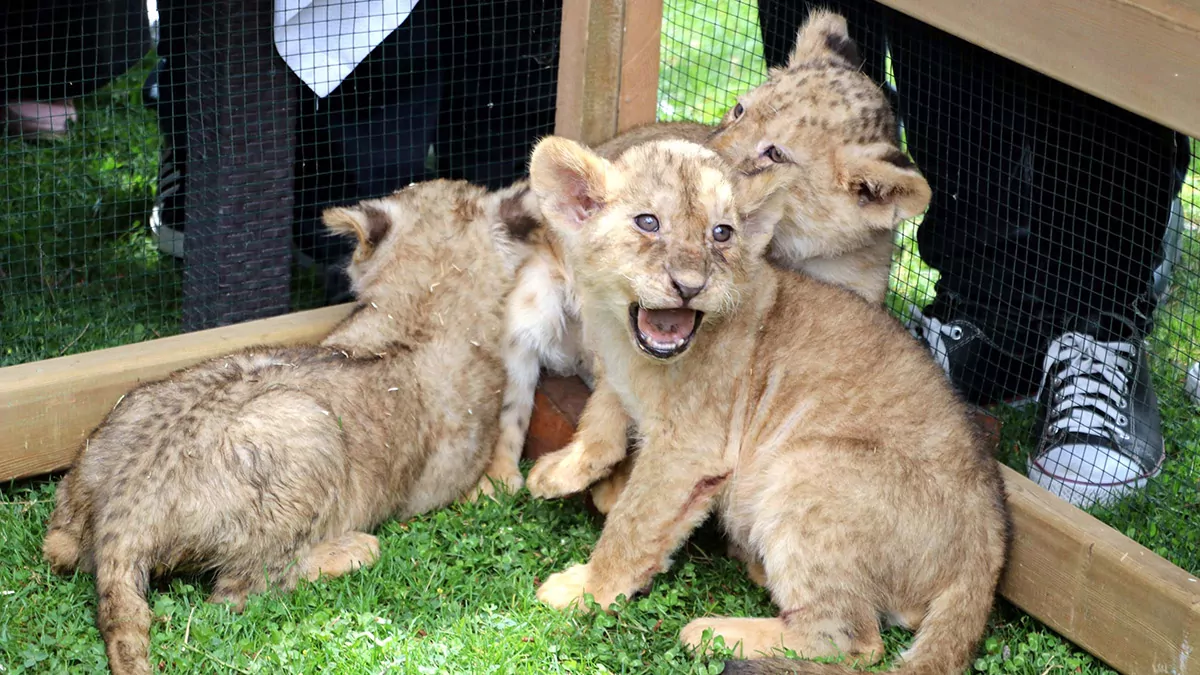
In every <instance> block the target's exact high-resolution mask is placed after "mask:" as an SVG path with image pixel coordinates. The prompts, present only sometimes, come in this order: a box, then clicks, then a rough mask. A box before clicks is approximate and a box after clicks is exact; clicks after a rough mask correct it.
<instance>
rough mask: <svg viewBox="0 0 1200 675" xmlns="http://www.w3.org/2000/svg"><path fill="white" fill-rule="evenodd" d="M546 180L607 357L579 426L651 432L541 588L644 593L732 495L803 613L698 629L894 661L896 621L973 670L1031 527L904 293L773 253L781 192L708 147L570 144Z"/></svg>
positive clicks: (574, 598)
mask: <svg viewBox="0 0 1200 675" xmlns="http://www.w3.org/2000/svg"><path fill="white" fill-rule="evenodd" d="M530 174H531V180H532V185H533V190H534V191H535V193H536V194H537V196H538V198H539V199H540V201H541V204H542V209H543V212H544V214H545V216H546V218H547V220H548V221H549V222H550V223H551V226H552V227H554V228H555V229H556V230H557V232H558V233H559V234H560V235H561V237H562V240H563V245H564V249H565V250H566V256H567V260H568V263H569V265H570V267H571V269H572V272H573V274H574V276H575V279H576V282H577V285H578V288H579V293H580V300H581V304H582V316H583V324H584V335H585V340H586V342H587V344H588V346H589V347H590V348H592V349H594V350H595V353H596V355H597V360H598V366H599V368H598V378H597V383H596V388H595V391H594V393H593V394H592V397H591V398H590V399H589V400H588V403H587V407H586V408H585V411H584V415H583V418H582V420H581V423H580V428H579V430H578V433H577V435H576V440H577V441H578V442H580V443H581V444H582V446H583V448H582V452H583V454H584V455H586V460H585V461H587V462H595V464H596V465H601V466H602V465H604V464H605V463H609V464H611V463H612V462H614V461H617V460H619V459H620V458H621V457H623V456H624V454H625V441H626V431H627V428H628V426H629V423H630V421H632V422H633V423H634V424H635V426H636V429H637V433H638V435H639V440H640V443H641V449H640V451H639V456H638V460H637V462H636V463H635V464H634V467H633V473H632V475H631V477H630V480H629V483H628V485H627V487H626V488H625V491H624V492H623V493H622V494H621V496H620V498H619V499H618V500H617V502H616V504H615V506H614V507H613V510H612V512H611V513H610V514H609V516H608V520H607V522H606V523H605V526H604V531H603V533H602V534H601V536H600V540H599V542H598V543H597V544H596V548H595V550H594V552H593V554H592V557H591V560H590V561H589V562H588V563H587V564H584V565H576V566H574V567H571V568H570V569H568V570H566V571H565V572H561V573H558V574H555V575H553V576H551V577H550V578H549V579H548V580H547V581H546V582H545V583H544V584H543V585H542V586H541V588H539V589H538V598H539V599H540V600H542V601H543V602H545V603H547V604H549V605H552V606H554V607H567V606H572V605H576V604H578V603H579V599H580V598H581V597H582V596H583V595H584V594H585V593H590V594H592V595H593V596H594V597H595V599H596V601H597V602H599V603H600V604H601V605H602V606H605V607H607V606H608V604H609V603H611V602H613V601H614V600H615V599H616V598H617V596H619V595H622V594H624V595H626V596H629V595H632V594H633V593H634V592H636V591H638V590H639V589H641V588H643V587H645V586H646V585H648V584H649V583H650V581H651V579H652V578H653V577H654V575H655V574H657V573H659V572H661V571H663V570H665V569H666V568H667V567H668V565H669V564H670V556H671V554H672V553H673V552H674V551H675V550H676V549H677V548H678V547H679V546H680V544H681V543H682V542H683V541H684V540H685V539H686V538H687V537H688V535H689V533H690V532H691V531H692V529H693V528H694V527H695V526H696V525H697V524H698V523H699V522H700V521H702V520H703V519H704V518H705V516H706V515H708V513H709V512H710V511H714V510H715V511H716V512H717V513H718V514H719V515H720V517H721V520H722V522H723V525H724V528H725V530H726V532H727V534H728V536H729V537H730V539H731V540H732V542H733V543H734V545H735V547H736V548H737V549H739V550H740V551H741V554H742V555H743V556H744V557H745V558H747V559H748V560H749V561H751V562H753V563H755V564H756V566H757V567H758V568H759V569H760V570H761V572H762V576H763V581H764V583H765V585H766V587H767V588H768V589H769V590H770V592H771V596H772V598H773V600H774V601H775V603H776V604H777V605H778V606H779V608H780V610H781V611H780V614H779V615H778V616H777V617H775V618H752V619H751V618H745V619H732V618H710V619H699V620H696V621H693V622H692V623H690V624H689V625H688V626H687V627H686V628H685V629H684V631H683V634H682V639H683V640H684V641H685V642H686V643H688V644H689V645H693V646H696V645H699V644H700V641H701V636H702V634H703V632H704V630H705V629H706V628H712V629H713V631H714V632H715V633H716V634H717V635H721V636H722V637H723V638H724V640H725V643H726V644H728V645H731V646H732V645H734V644H735V643H739V642H740V643H741V646H742V649H743V650H744V653H745V654H746V655H748V656H751V657H753V656H761V655H763V654H765V653H769V652H770V651H771V650H772V649H773V648H779V647H788V648H791V649H794V650H795V651H797V652H798V653H800V654H802V655H804V656H806V657H810V658H811V657H825V656H833V655H836V654H839V653H841V654H848V655H851V656H853V657H855V658H857V659H859V660H860V661H864V662H874V661H875V660H877V659H878V658H880V657H881V656H882V654H883V641H882V639H881V638H880V623H881V619H882V620H883V621H884V622H887V623H893V624H899V625H903V626H906V627H908V628H911V629H914V630H916V631H917V634H916V640H915V641H914V643H913V646H912V648H911V649H910V650H909V651H908V652H906V654H905V655H904V660H905V662H906V664H907V668H909V669H913V670H919V671H920V672H931V673H933V672H937V673H950V672H955V671H957V672H961V669H962V668H963V667H965V666H966V665H967V664H968V663H969V661H970V659H971V657H972V654H973V649H974V645H975V643H976V641H977V640H978V638H979V637H980V635H981V634H982V632H983V630H984V627H985V623H986V620H987V616H988V613H989V611H990V609H991V606H992V599H993V594H994V590H995V586H996V583H997V579H998V578H999V574H1000V571H1001V568H1002V566H1003V564H1004V559H1005V552H1006V544H1007V528H1008V525H1007V516H1006V511H1005V505H1004V494H1003V487H1002V484H1001V481H1000V477H999V472H998V470H997V467H996V464H995V462H994V461H993V460H992V459H991V458H990V457H989V456H988V454H987V453H986V452H985V450H984V448H983V446H982V444H980V443H979V442H978V441H977V439H976V437H975V433H974V431H973V428H972V426H971V423H970V421H969V419H968V417H967V412H966V409H965V407H964V406H963V405H962V404H961V403H960V402H959V400H958V399H957V398H956V397H955V395H954V394H953V392H952V391H951V389H950V387H949V386H948V385H947V384H946V382H945V378H944V377H941V374H940V372H939V371H938V370H937V366H936V365H935V364H934V363H933V362H932V361H931V360H930V359H929V358H928V355H927V354H925V353H923V352H922V350H921V348H920V347H919V346H918V345H917V344H916V343H915V342H913V341H912V339H911V338H910V337H909V336H908V335H907V334H906V333H905V332H904V330H903V329H902V328H901V327H900V326H899V325H898V324H897V323H896V322H895V321H894V320H892V319H891V318H890V317H889V316H888V315H887V314H886V313H885V312H884V310H883V309H881V308H877V307H872V306H869V305H867V304H866V303H857V302H845V299H844V292H843V291H839V290H837V289H834V288H831V287H829V286H826V285H824V284H822V283H820V282H817V281H813V280H811V279H808V278H805V277H803V276H801V275H799V274H796V273H793V272H788V271H784V270H779V269H776V268H774V267H772V266H770V265H768V264H767V263H766V262H765V260H764V251H765V250H766V248H767V245H768V243H769V242H770V240H771V236H772V231H771V230H772V225H771V224H772V223H774V222H776V221H777V215H778V214H777V213H774V211H775V210H777V209H778V208H780V199H779V196H778V193H777V192H773V193H764V192H762V191H761V190H763V189H764V188H762V187H761V186H762V185H763V184H762V183H761V182H757V183H756V182H754V181H749V182H744V181H740V180H739V182H738V184H737V185H734V184H733V183H732V181H733V180H735V177H734V173H733V172H732V171H731V170H730V169H729V167H728V166H727V165H726V164H725V163H724V162H723V161H722V160H720V159H719V158H718V157H717V156H716V155H715V154H714V153H713V152H711V151H709V150H707V149H704V148H702V147H701V146H698V145H694V144H691V143H687V142H684V141H660V142H654V143H649V144H646V145H642V146H638V147H635V148H632V149H630V150H628V151H627V152H626V153H624V154H623V155H622V156H621V157H620V158H619V159H618V160H617V161H616V162H615V163H610V162H608V161H606V160H604V159H602V158H600V157H598V156H597V155H595V154H594V153H592V152H591V151H589V150H587V149H586V148H584V147H582V146H580V145H578V144H576V143H574V142H571V141H568V140H565V139H560V138H549V139H546V140H544V141H543V142H541V143H540V144H539V145H538V146H537V148H536V149H535V150H534V153H533V157H532V160H531V170H530ZM771 189H775V188H771ZM756 191H759V192H758V194H755V192H756ZM769 664H770V662H765V663H764V662H751V663H750V664H739V667H741V668H742V670H739V671H738V672H767V671H764V670H761V668H767V667H771V666H770V665H769ZM784 664H785V665H787V666H788V667H789V668H800V669H802V671H803V672H841V671H842V670H843V669H844V668H843V667H842V666H829V665H821V664H807V663H792V662H784ZM775 665H776V666H778V665H781V664H775Z"/></svg>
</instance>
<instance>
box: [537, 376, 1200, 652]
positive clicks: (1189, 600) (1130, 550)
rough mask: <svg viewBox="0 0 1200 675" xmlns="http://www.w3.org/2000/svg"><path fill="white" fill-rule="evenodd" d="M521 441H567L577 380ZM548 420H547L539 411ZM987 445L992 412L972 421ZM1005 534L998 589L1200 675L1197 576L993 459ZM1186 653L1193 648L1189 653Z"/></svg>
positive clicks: (1069, 632)
mask: <svg viewBox="0 0 1200 675" xmlns="http://www.w3.org/2000/svg"><path fill="white" fill-rule="evenodd" d="M541 395H542V396H544V397H545V398H546V399H547V402H546V404H544V405H539V406H538V407H537V408H535V411H534V423H533V424H534V426H532V427H531V428H534V429H552V430H553V433H551V434H546V435H545V436H543V437H540V438H538V439H536V440H534V441H532V442H531V443H532V445H531V446H530V447H537V448H538V450H539V452H550V451H553V450H556V449H558V448H559V447H562V446H563V445H566V443H567V442H569V440H570V434H564V433H563V430H564V429H566V428H573V427H574V425H575V424H576V423H577V421H578V419H579V414H580V412H581V411H582V401H586V398H587V387H586V386H584V384H583V382H582V381H580V380H578V379H577V378H571V379H569V380H564V379H561V378H555V379H554V380H553V381H548V382H544V383H543V385H542V387H541ZM551 416H552V417H554V418H555V419H553V420H546V419H539V417H542V418H544V417H551ZM976 421H977V422H978V423H979V424H980V425H981V427H982V428H983V430H984V431H985V433H986V434H987V435H988V436H989V437H990V438H991V440H992V441H993V442H994V441H996V440H998V433H999V428H998V426H997V424H996V422H995V418H991V417H987V416H986V415H980V416H978V419H977V420H976ZM1001 470H1002V472H1003V476H1004V482H1005V486H1006V487H1007V489H1008V503H1009V507H1010V508H1011V509H1012V514H1013V522H1014V536H1013V545H1012V551H1011V556H1010V559H1009V564H1008V568H1007V570H1006V571H1005V574H1004V577H1003V579H1002V580H1001V582H1000V588H999V592H1000V594H1001V595H1003V596H1004V597H1005V598H1007V599H1008V600H1010V601H1011V602H1012V603H1013V604H1015V605H1017V606H1018V607H1020V608H1021V609H1023V610H1025V611H1026V612H1028V613H1029V614H1031V615H1033V616H1035V617H1037V618H1038V619H1039V620H1041V621H1042V622H1043V623H1045V624H1046V625H1048V626H1050V627H1051V628H1052V629H1054V630H1055V631H1057V632H1059V633H1061V634H1062V635H1063V636H1064V637H1066V638H1067V639H1069V640H1071V641H1072V642H1074V643H1076V644H1078V645H1079V646H1081V647H1083V648H1084V649H1086V650H1087V651H1088V652H1090V653H1092V654H1094V655H1095V656H1096V657H1098V658H1100V659H1101V660H1103V661H1105V662H1106V663H1108V664H1109V665H1110V666H1112V667H1113V668H1116V669H1117V670H1119V671H1120V672H1122V673H1128V674H1129V675H1134V674H1137V675H1142V674H1151V673H1162V674H1170V675H1200V649H1197V647H1200V581H1197V579H1196V578H1195V577H1193V576H1192V575H1190V574H1188V573H1187V572H1185V571H1183V570H1181V569H1179V568H1178V567H1175V566H1174V565H1172V564H1171V563H1169V562H1167V561H1166V560H1164V559H1163V558H1161V557H1159V556H1158V555H1156V554H1155V553H1154V552H1152V551H1150V550H1149V549H1147V548H1145V547H1143V546H1141V545H1140V544H1138V543H1137V542H1135V541H1133V540H1131V539H1129V538H1128V537H1126V536H1124V535H1123V534H1121V533H1119V532H1117V531H1116V530H1114V529H1112V528H1110V527H1108V526H1107V525H1105V524H1104V523H1102V522H1100V521H1099V520H1096V519H1095V518H1093V517H1092V516H1089V515H1088V514H1086V513H1084V512H1083V511H1080V510H1079V509H1076V508H1075V507H1073V506H1071V505H1070V504H1068V503H1066V502H1064V501H1062V500H1061V499H1059V498H1057V497H1055V496H1054V495H1052V494H1050V493H1049V492H1047V491H1046V490H1044V489H1042V488H1041V487H1039V486H1037V485H1036V484H1034V483H1033V482H1032V481H1030V480H1029V479H1028V478H1026V477H1025V476H1023V475H1021V474H1019V473H1017V472H1016V471H1013V470H1012V469H1010V468H1008V467H1007V466H1001ZM1193 651H1194V652H1195V654H1193Z"/></svg>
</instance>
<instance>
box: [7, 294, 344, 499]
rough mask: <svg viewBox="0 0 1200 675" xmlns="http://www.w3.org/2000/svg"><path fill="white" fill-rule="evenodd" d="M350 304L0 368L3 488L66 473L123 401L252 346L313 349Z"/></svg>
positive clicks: (342, 315) (342, 316)
mask: <svg viewBox="0 0 1200 675" xmlns="http://www.w3.org/2000/svg"><path fill="white" fill-rule="evenodd" d="M352 307H353V305H351V304H345V305H338V306H336V307H326V308H324V309H315V310H311V311H308V312H297V313H294V314H287V315H284V316H279V317H274V318H270V319H262V320H259V321H248V322H245V323H240V324H237V325H233V326H225V327H222V328H213V329H210V330H204V331H197V332H194V333H187V334H185V335H177V336H173V337H168V338H162V339H160V340H151V341H148V342H140V343H137V344H132V345H125V346H123V347H113V348H111V349H101V350H98V351H94V352H88V353H86V354H77V355H74V356H64V357H61V358H56V359H47V360H45V361H37V362H34V363H27V364H22V365H19V366H10V367H8V368H0V482H3V481H7V480H11V479H13V478H21V477H25V476H32V475H37V474H42V473H48V472H50V471H57V470H59V469H64V468H66V467H67V466H68V465H69V464H70V463H71V461H72V460H73V459H74V457H75V452H76V451H77V450H78V449H79V444H80V443H81V442H82V441H83V438H84V437H85V436H86V435H87V434H88V433H89V432H91V430H92V429H94V428H95V427H96V425H97V424H99V423H100V421H101V420H102V419H103V418H104V416H105V415H106V414H108V412H109V411H110V410H112V407H113V405H115V404H116V402H117V401H118V400H119V399H120V398H121V396H122V395H123V394H125V393H126V392H128V391H129V390H130V389H132V388H133V387H134V386H135V385H137V384H139V383H142V382H146V381H149V380H156V379H160V378H162V377H165V376H166V375H168V374H170V373H172V372H174V371H176V370H178V369H180V368H183V367H186V366H189V365H192V364H194V363H198V362H200V361H203V360H205V359H208V358H213V357H216V356H220V355H222V354H227V353H229V352H232V351H236V350H239V349H243V348H245V347H251V346H254V345H261V344H271V345H290V344H303V343H314V342H317V341H319V340H320V339H321V338H323V337H324V336H325V335H326V334H328V333H329V332H330V331H331V330H333V328H334V326H336V325H337V324H338V322H340V321H341V320H342V319H343V318H345V317H346V316H347V315H348V314H349V313H350V309H351V308H352Z"/></svg>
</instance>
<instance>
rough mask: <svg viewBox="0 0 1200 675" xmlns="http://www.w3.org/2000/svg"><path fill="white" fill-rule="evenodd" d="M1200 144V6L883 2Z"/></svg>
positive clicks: (1186, 0)
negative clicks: (1173, 130)
mask: <svg viewBox="0 0 1200 675" xmlns="http://www.w3.org/2000/svg"><path fill="white" fill-rule="evenodd" d="M880 2H882V3H883V4H885V5H888V6H890V7H893V8H895V9H897V10H899V11H901V12H904V13H905V14H908V15H909V16H912V17H914V18H916V19H919V20H921V21H923V22H925V23H927V24H930V25H932V26H935V27H937V28H940V29H942V30H944V31H946V32H948V33H953V34H954V35H957V36H959V37H961V38H963V39H965V40H967V41H969V42H972V43H975V44H977V45H979V46H981V47H984V48H985V49H988V50H990V51H993V52H995V53H997V54H1000V55H1001V56H1004V57H1006V58H1009V59H1011V60H1013V61H1016V62H1017V63H1020V64H1023V65H1025V66H1028V67H1030V68H1033V69H1034V70H1037V71H1040V72H1042V73H1045V74H1046V75H1049V76H1051V77H1053V78H1055V79H1057V80H1060V81H1062V82H1065V83H1067V84H1070V85H1072V86H1074V87H1076V88H1077V89H1081V90H1083V91H1086V92H1088V93H1090V94H1093V95H1095V96H1098V97H1100V98H1102V99H1104V100H1106V101H1109V102H1111V103H1115V104H1116V105H1118V106H1121V107H1122V108H1125V109H1127V110H1131V111H1133V112H1136V113H1138V114H1140V115H1142V116H1144V117H1147V118H1149V119H1151V120H1154V121H1156V122H1159V123H1161V124H1164V125H1166V126H1168V127H1171V128H1172V129H1175V130H1177V131H1182V132H1184V133H1187V134H1189V135H1191V136H1192V137H1200V0H880Z"/></svg>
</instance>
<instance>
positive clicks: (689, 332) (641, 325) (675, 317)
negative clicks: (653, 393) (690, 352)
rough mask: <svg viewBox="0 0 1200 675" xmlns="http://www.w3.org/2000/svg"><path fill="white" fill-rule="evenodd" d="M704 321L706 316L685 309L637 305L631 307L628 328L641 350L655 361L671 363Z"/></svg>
mask: <svg viewBox="0 0 1200 675" xmlns="http://www.w3.org/2000/svg"><path fill="white" fill-rule="evenodd" d="M703 318H704V312H698V311H696V310H694V309H687V308H686V307H680V308H676V309H646V308H645V307H642V306H641V305H639V304H637V303H634V304H632V305H630V306H629V324H630V326H631V327H632V328H633V335H634V338H635V339H636V340H637V344H638V347H641V348H642V351H644V352H646V353H647V354H649V355H650V356H653V357H654V358H656V359H669V358H671V357H672V356H678V355H679V354H682V353H683V352H684V351H686V350H687V348H688V345H690V344H691V343H692V337H694V336H695V335H696V331H697V330H699V328H700V320H701V319H703Z"/></svg>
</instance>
